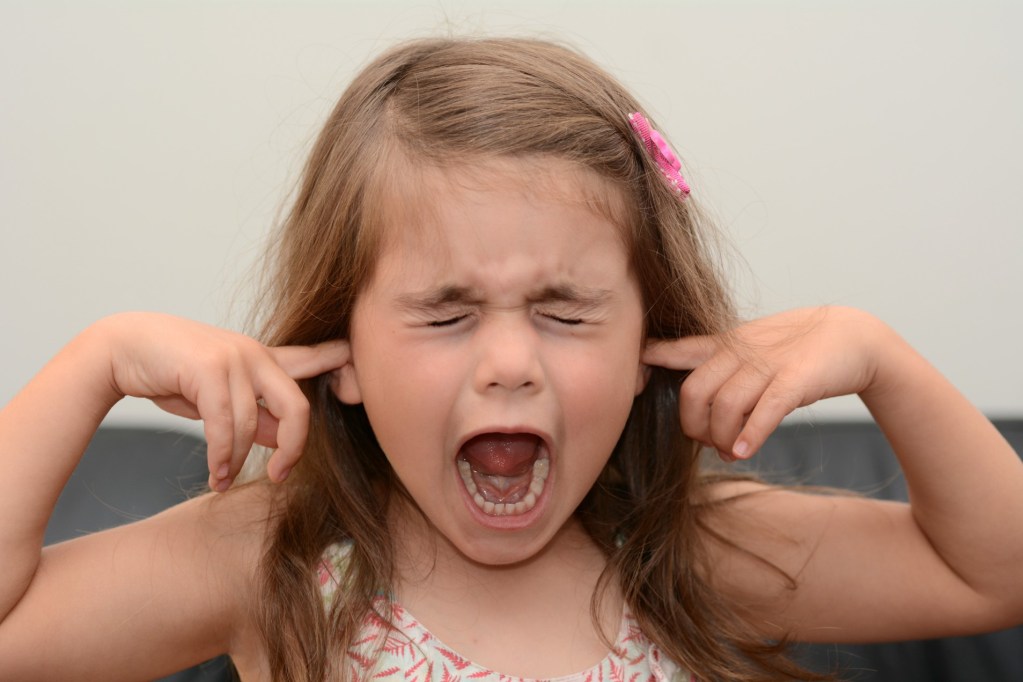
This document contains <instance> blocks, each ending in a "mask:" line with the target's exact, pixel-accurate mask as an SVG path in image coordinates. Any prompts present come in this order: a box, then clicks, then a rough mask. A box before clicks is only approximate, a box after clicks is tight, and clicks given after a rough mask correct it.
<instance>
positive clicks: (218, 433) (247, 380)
mask: <svg viewBox="0 0 1023 682" xmlns="http://www.w3.org/2000/svg"><path fill="white" fill-rule="evenodd" d="M90 332H91V333H94V334H100V335H102V337H103V338H104V343H105V344H106V347H107V348H108V349H109V353H110V380H111V383H112V388H113V390H114V391H116V392H117V394H118V395H121V396H125V395H129V396H135V397H139V398H148V399H149V400H152V401H153V402H154V403H156V404H157V405H158V406H159V407H160V408H161V409H163V410H166V411H167V412H170V413H172V414H176V415H179V416H183V417H187V418H189V419H201V420H203V423H204V426H203V429H204V432H205V435H206V441H207V444H208V455H207V456H208V460H209V469H210V487H211V488H212V489H214V490H216V491H220V492H223V491H225V490H227V489H228V488H229V487H230V486H231V483H232V481H233V480H234V478H235V476H237V475H238V472H239V470H240V469H241V466H242V463H243V462H244V461H245V458H246V456H247V455H248V453H249V451H250V449H251V447H252V445H253V444H254V443H255V444H259V445H264V446H267V447H271V448H275V449H276V451H275V452H274V453H273V455H272V456H271V458H270V461H269V463H268V464H267V473H268V474H269V476H270V478H271V480H274V481H283V480H284V479H285V478H287V476H288V474H289V473H290V471H291V468H292V467H293V466H294V465H295V463H296V462H297V461H298V459H299V458H300V457H301V455H302V451H303V448H304V447H305V441H306V435H307V433H308V428H309V402H308V401H307V400H306V398H305V396H304V395H303V393H302V391H301V390H300V389H299V387H298V384H297V383H296V380H298V379H306V378H311V377H315V376H318V375H320V374H324V373H326V372H329V371H331V370H334V369H337V368H340V367H341V366H343V365H344V364H346V363H347V362H348V359H349V351H348V343H347V342H345V341H329V342H326V343H322V344H318V345H316V346H282V347H278V348H270V347H267V346H264V345H262V344H261V343H259V342H257V341H255V340H254V339H251V338H249V337H247V336H244V335H242V334H237V333H234V332H230V331H226V330H223V329H219V328H217V327H212V326H209V325H205V324H201V323H199V322H193V321H190V320H185V319H181V318H176V317H172V316H169V315H161V314H155V313H122V314H118V315H114V316H111V317H108V318H105V319H104V320H101V321H100V322H98V323H97V324H96V325H94V326H93V328H91V329H90Z"/></svg>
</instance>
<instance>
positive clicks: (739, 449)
mask: <svg viewBox="0 0 1023 682" xmlns="http://www.w3.org/2000/svg"><path fill="white" fill-rule="evenodd" d="M747 452H749V443H747V442H746V441H744V440H740V441H739V442H738V443H736V444H735V446H734V447H733V448H732V454H733V455H735V456H736V457H739V458H740V459H741V458H743V457H745V456H746V453H747Z"/></svg>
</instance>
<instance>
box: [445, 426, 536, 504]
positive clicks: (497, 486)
mask: <svg viewBox="0 0 1023 682" xmlns="http://www.w3.org/2000/svg"><path fill="white" fill-rule="evenodd" d="M457 464H458V472H459V474H461V476H462V482H463V483H464V484H465V488H466V490H468V491H469V496H470V497H471V498H472V500H473V502H474V503H475V504H476V506H477V507H479V508H480V509H481V510H482V511H483V513H484V514H488V515H490V516H512V515H515V514H524V513H526V512H528V511H529V510H530V509H532V508H533V507H535V506H536V501H537V499H538V498H539V497H540V495H541V494H542V493H543V490H544V486H546V484H547V476H548V475H549V474H550V470H551V460H550V457H549V456H548V454H547V449H546V448H545V447H544V443H543V439H541V438H540V437H539V436H537V435H534V434H531V433H486V434H482V435H479V436H476V437H475V438H472V439H471V440H469V441H468V442H467V443H466V444H465V445H463V446H462V449H461V450H460V451H459V453H458V459H457Z"/></svg>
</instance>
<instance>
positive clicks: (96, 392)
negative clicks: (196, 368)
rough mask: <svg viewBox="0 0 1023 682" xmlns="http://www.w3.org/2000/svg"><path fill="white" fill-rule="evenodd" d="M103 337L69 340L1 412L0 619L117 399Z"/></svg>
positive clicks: (92, 333) (27, 577) (27, 576)
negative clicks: (73, 474) (59, 500)
mask: <svg viewBox="0 0 1023 682" xmlns="http://www.w3.org/2000/svg"><path fill="white" fill-rule="evenodd" d="M102 334H103V332H102V330H100V329H97V328H96V327H93V328H90V329H89V330H87V331H86V332H84V333H83V334H81V335H80V336H79V337H77V338H76V339H75V340H73V341H72V342H71V343H70V344H68V346H67V347H65V348H64V349H63V350H62V351H61V352H60V353H59V354H58V355H57V356H56V357H55V358H54V359H53V360H51V361H50V363H49V364H48V365H47V366H46V367H45V368H43V370H42V371H41V372H39V374H38V375H36V377H35V378H34V379H33V380H32V381H31V382H30V383H29V384H28V385H27V386H26V387H25V388H24V389H22V391H21V392H20V393H19V394H18V395H16V396H15V397H14V398H13V399H12V400H11V402H10V403H8V404H7V405H6V406H5V407H4V408H3V410H2V411H0V448H2V450H0V453H2V454H0V556H3V557H4V561H3V563H4V571H3V575H4V578H3V581H2V583H0V618H2V617H3V616H5V615H6V614H7V613H8V612H9V611H10V609H11V608H12V607H13V606H14V604H16V603H17V601H18V600H19V599H20V598H21V595H22V594H23V593H24V591H25V589H26V588H27V586H28V584H29V582H30V581H31V579H32V575H33V574H34V572H35V570H36V566H37V565H38V561H39V553H40V549H41V547H42V542H43V535H44V532H45V529H46V524H47V522H48V520H49V517H50V514H51V513H52V511H53V507H54V505H55V504H56V501H57V497H58V496H59V495H60V492H61V490H62V489H63V487H64V484H65V483H66V482H67V480H68V478H69V477H70V475H71V472H72V471H73V470H74V468H75V466H76V465H77V464H78V461H79V459H80V458H81V456H82V453H83V452H84V450H85V448H86V446H87V445H88V443H89V440H90V439H91V438H92V436H93V434H94V433H95V431H96V429H97V428H98V426H99V424H100V422H101V421H102V420H103V417H104V416H105V415H106V413H107V412H108V411H109V409H110V408H111V407H112V406H113V405H114V403H116V402H117V401H118V399H119V398H120V397H121V396H120V394H119V393H118V392H117V391H116V389H115V387H114V385H113V382H112V381H111V379H110V360H109V355H108V353H107V351H106V348H105V347H104V344H103V343H102V339H101V337H102Z"/></svg>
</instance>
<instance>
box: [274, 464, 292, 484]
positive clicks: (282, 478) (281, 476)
mask: <svg viewBox="0 0 1023 682" xmlns="http://www.w3.org/2000/svg"><path fill="white" fill-rule="evenodd" d="M289 475H291V467H288V468H287V469H285V470H284V471H282V472H280V473H279V474H277V482H278V483H284V481H285V480H286V479H287V478H288V476H289Z"/></svg>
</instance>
